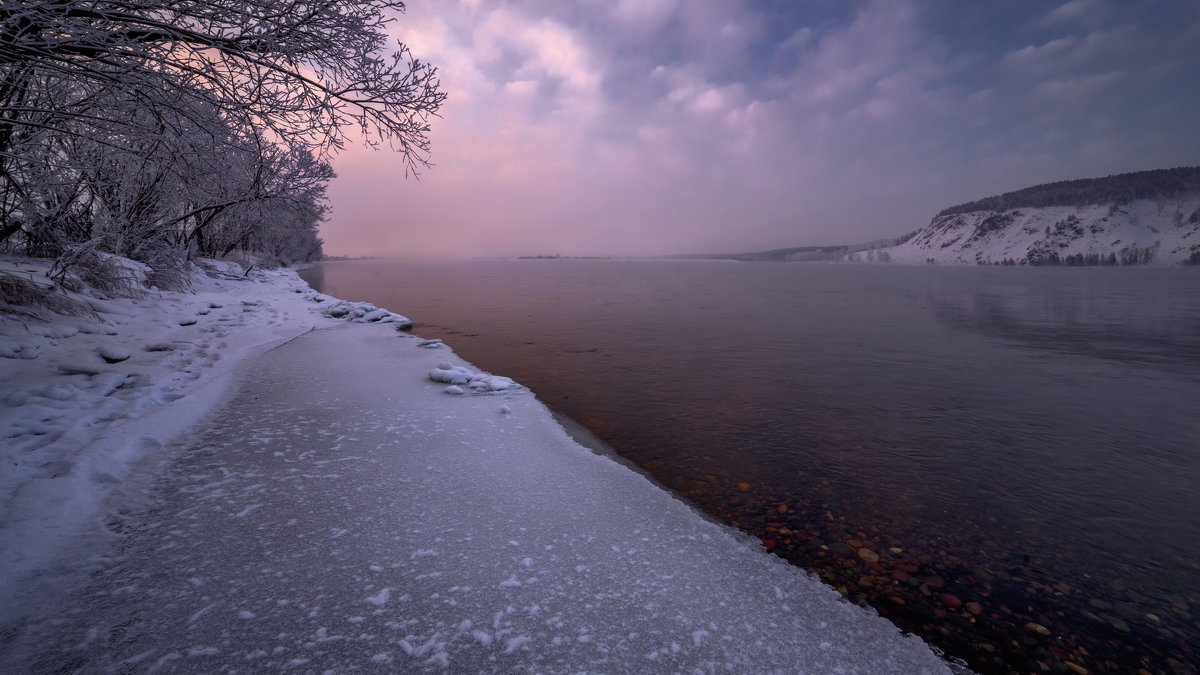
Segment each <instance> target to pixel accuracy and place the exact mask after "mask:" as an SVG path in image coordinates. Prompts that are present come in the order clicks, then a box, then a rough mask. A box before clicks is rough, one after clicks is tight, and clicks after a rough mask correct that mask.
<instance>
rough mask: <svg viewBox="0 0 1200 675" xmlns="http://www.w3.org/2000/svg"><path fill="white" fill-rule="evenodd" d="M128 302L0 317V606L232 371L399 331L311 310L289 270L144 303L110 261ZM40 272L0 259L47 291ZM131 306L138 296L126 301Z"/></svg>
mask: <svg viewBox="0 0 1200 675" xmlns="http://www.w3.org/2000/svg"><path fill="white" fill-rule="evenodd" d="M109 262H111V263H112V264H114V265H115V266H116V268H117V269H119V270H120V271H121V273H122V274H123V275H124V276H125V277H127V278H128V280H131V286H130V287H131V289H133V291H134V292H132V293H130V295H134V296H135V297H110V296H109V295H108V294H105V293H102V292H100V291H96V290H91V289H86V290H84V291H81V292H79V293H71V294H68V297H70V298H71V299H72V300H74V301H76V302H77V303H79V305H80V306H81V307H83V308H85V311H86V312H87V313H86V314H84V315H69V314H54V313H49V312H47V311H45V310H39V311H38V313H40V314H42V315H43V316H44V318H45V320H37V319H32V318H29V317H25V316H14V315H6V314H0V429H2V430H3V431H2V432H0V433H2V435H3V440H2V442H0V466H3V467H4V469H3V470H2V471H0V606H5V605H7V604H8V603H7V602H6V601H5V600H6V599H7V598H9V597H11V595H10V594H11V592H12V591H13V590H14V589H15V588H17V587H19V586H20V585H21V584H22V582H23V580H25V579H28V578H30V576H32V575H36V574H38V573H39V572H40V571H43V570H44V569H45V568H46V566H47V565H50V564H52V562H53V561H54V559H55V558H56V556H57V555H58V554H59V552H60V551H61V550H62V546H63V545H64V544H65V542H66V541H68V540H69V539H70V538H71V537H72V536H73V534H74V533H76V532H78V531H79V530H80V528H81V527H84V526H86V525H88V524H90V523H91V522H92V518H93V517H94V516H95V515H96V511H97V509H98V508H100V505H101V504H102V502H103V501H104V499H105V498H106V497H107V496H108V495H109V494H110V493H111V492H112V491H113V490H114V489H115V487H116V486H118V485H119V484H120V483H121V482H122V481H123V480H124V479H125V478H126V476H127V475H128V474H129V472H130V468H131V465H132V464H133V463H135V462H137V461H139V460H140V459H142V458H144V457H146V456H148V455H149V454H151V453H153V452H154V451H156V450H158V449H159V448H161V447H162V446H163V445H164V444H165V443H167V442H168V441H169V440H171V439H172V438H173V437H175V436H176V435H177V434H179V433H180V432H181V431H182V430H183V429H185V428H186V427H187V426H188V425H190V424H191V423H192V422H194V421H195V420H197V419H199V418H200V417H202V416H203V415H204V414H205V413H206V412H207V411H208V410H209V409H210V408H211V407H212V406H213V405H214V404H215V403H216V402H217V401H219V400H220V398H221V397H222V395H223V393H224V392H225V390H226V387H227V386H228V385H229V384H230V382H231V377H230V376H231V374H232V373H233V371H234V369H235V367H236V366H237V365H238V364H239V363H241V362H242V361H243V360H245V359H246V358H247V357H248V356H251V355H253V354H257V353H260V352H261V351H263V350H265V349H267V348H269V347H271V346H274V345H277V344H280V343H282V342H285V341H287V340H289V339H292V338H294V337H296V336H298V335H301V334H303V333H304V332H306V331H308V330H311V329H313V328H314V327H317V326H320V325H326V324H328V325H333V324H332V322H330V321H329V319H328V318H326V317H330V318H339V319H345V320H351V321H357V322H373V323H389V324H395V325H396V326H397V328H404V327H407V326H409V325H411V321H409V320H408V319H407V318H406V317H403V316H401V315H399V314H394V313H392V312H389V311H387V310H383V309H379V308H377V307H375V306H374V305H371V304H369V303H351V302H344V301H341V300H338V299H336V298H330V297H329V296H323V295H321V294H319V293H317V292H316V291H314V290H313V289H312V288H310V287H309V286H308V285H307V284H305V283H304V282H303V281H301V280H300V279H299V278H298V277H297V276H296V274H295V273H294V272H293V271H290V270H262V269H257V268H255V269H252V270H251V271H250V273H249V274H247V272H246V270H244V269H243V268H242V267H241V266H240V265H238V264H236V263H233V262H228V261H218V260H201V261H198V263H197V266H196V268H195V270H194V272H193V274H192V276H191V283H192V287H193V290H192V292H189V293H174V292H167V291H159V290H146V288H145V282H146V278H147V277H146V273H147V271H148V269H147V268H146V267H145V265H142V264H141V263H137V262H135V261H132V260H127V259H124V258H117V257H115V256H110V261H109ZM49 268H50V261H47V260H37V259H29V258H21V257H2V258H0V272H3V273H9V274H16V275H19V276H21V277H23V278H25V279H28V280H30V281H32V282H34V283H38V284H41V285H48V283H49V282H48V280H47V279H46V272H47V271H48V270H49ZM139 286H140V287H141V292H138V287H139Z"/></svg>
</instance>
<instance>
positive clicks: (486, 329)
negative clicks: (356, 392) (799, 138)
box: [307, 260, 1200, 672]
mask: <svg viewBox="0 0 1200 675" xmlns="http://www.w3.org/2000/svg"><path fill="white" fill-rule="evenodd" d="M307 278H308V279H309V281H310V282H311V283H313V284H314V285H315V286H317V287H318V288H320V289H321V290H323V291H324V292H326V293H329V294H331V295H335V296H338V297H342V298H347V299H353V300H369V301H371V302H374V303H376V304H378V305H380V306H384V307H387V308H389V309H392V310H395V311H398V312H402V313H404V314H407V315H408V316H410V317H411V318H413V319H414V320H415V321H416V322H417V327H416V329H415V332H417V333H418V334H420V335H423V336H426V337H442V338H445V339H446V341H447V342H448V343H450V344H451V346H452V347H453V348H454V349H455V351H456V352H457V353H458V354H460V355H461V356H463V357H464V358H466V359H469V360H471V361H473V362H474V363H476V364H477V365H478V366H480V367H481V368H485V369H488V370H490V371H492V372H495V373H498V374H501V375H506V376H510V377H513V378H515V379H516V380H517V381H519V382H521V383H523V384H525V385H527V386H529V387H531V388H532V389H533V390H534V391H535V392H536V393H537V395H538V396H539V398H541V399H542V400H543V401H545V402H546V403H547V404H548V405H550V406H551V407H553V408H555V409H557V410H560V411H561V412H563V413H565V414H567V415H569V416H571V417H573V418H574V419H576V420H578V421H580V422H581V423H583V424H584V425H586V426H587V427H588V428H589V429H591V430H592V431H593V432H594V433H596V434H597V435H598V436H600V437H601V438H602V439H604V440H605V441H606V442H608V443H609V444H611V445H613V446H614V447H615V448H616V449H617V450H618V452H620V453H621V454H622V455H624V456H625V457H627V458H629V459H631V460H633V461H634V462H636V463H637V464H639V465H641V466H642V467H644V468H646V469H647V470H648V471H650V472H651V473H652V474H653V475H654V476H655V477H656V478H657V479H658V480H660V481H661V482H663V483H664V484H665V485H667V486H668V487H670V488H671V489H673V490H675V491H676V492H678V493H680V494H682V495H684V496H686V497H688V498H689V499H691V500H692V501H693V502H695V503H696V504H698V505H699V506H701V507H702V508H704V509H705V510H707V511H709V512H710V513H712V514H713V515H715V516H717V517H718V518H721V519H723V520H725V521H727V522H730V523H732V524H734V525H736V526H739V527H741V528H743V529H745V530H747V531H749V532H751V533H753V534H755V535H756V536H759V537H760V538H762V539H763V540H764V544H765V545H766V546H767V547H768V548H771V549H772V550H774V552H776V553H778V554H779V555H781V556H783V557H785V558H787V559H788V560H790V561H792V562H794V563H796V564H798V565H801V566H803V567H805V568H807V569H809V570H812V571H814V572H816V573H818V574H820V575H821V577H822V578H824V579H825V580H826V581H828V582H829V583H831V584H833V585H834V586H837V587H838V588H839V589H840V590H842V591H843V592H844V593H845V594H846V595H847V597H849V598H850V599H852V600H854V601H857V602H863V603H869V604H871V605H873V606H874V607H876V608H877V609H878V610H879V611H880V613H882V614H884V615H885V616H888V617H889V618H891V619H892V620H894V621H895V622H896V623H897V624H899V625H900V626H901V627H903V628H905V629H908V630H913V631H915V632H918V633H920V634H922V635H923V636H924V637H926V638H927V639H929V640H930V641H931V642H933V643H935V644H938V645H940V646H942V647H943V648H945V649H946V650H947V651H948V652H950V653H951V654H953V655H956V656H960V657H962V658H964V659H966V660H967V661H968V662H969V663H970V664H971V665H972V666H973V667H974V668H976V669H978V670H981V671H986V672H1007V671H1010V670H1015V671H1021V672H1025V671H1037V670H1039V669H1040V668H1041V666H1039V664H1038V662H1041V663H1043V664H1045V665H1047V666H1052V667H1055V668H1057V669H1061V668H1070V667H1071V666H1079V667H1084V668H1088V669H1090V670H1092V671H1093V672H1105V671H1112V672H1119V671H1127V670H1136V669H1137V668H1138V667H1145V668H1147V669H1148V670H1150V671H1151V672H1171V669H1172V668H1175V667H1178V666H1183V667H1185V668H1186V667H1191V668H1194V667H1195V665H1196V663H1197V661H1198V657H1197V651H1196V647H1194V646H1193V645H1195V644H1200V627H1198V625H1197V618H1198V616H1200V613H1198V612H1197V603H1198V602H1200V569H1198V567H1200V566H1198V564H1197V558H1196V556H1197V554H1198V553H1200V522H1198V516H1197V514H1198V513H1200V489H1198V488H1197V487H1196V486H1197V485H1200V415H1198V414H1197V412H1196V411H1197V405H1198V403H1200V274H1197V273H1196V270H1191V269H1076V268H1071V269H1061V268H1059V269H1055V268H1038V269H1022V268H1016V269H1014V268H943V267H905V266H838V265H805V264H770V263H761V264H756V263H729V262H715V261H704V262H681V261H603V260H596V261H592V260H521V261H473V262H455V263H397V262H384V261H355V262H337V263H326V264H323V265H320V266H317V267H315V268H313V269H312V270H310V271H309V272H308V273H307ZM1185 672H1186V671H1185Z"/></svg>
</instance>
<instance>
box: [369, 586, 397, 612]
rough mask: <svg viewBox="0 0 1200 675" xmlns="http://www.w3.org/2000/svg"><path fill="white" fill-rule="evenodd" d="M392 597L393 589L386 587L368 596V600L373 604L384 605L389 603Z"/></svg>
mask: <svg viewBox="0 0 1200 675" xmlns="http://www.w3.org/2000/svg"><path fill="white" fill-rule="evenodd" d="M391 597H392V589H390V588H385V589H383V590H381V591H379V592H378V593H376V594H375V595H372V596H370V597H368V598H367V602H369V603H371V604H372V605H375V606H376V607H383V606H384V605H386V604H387V601H388V598H391Z"/></svg>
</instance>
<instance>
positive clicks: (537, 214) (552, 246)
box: [322, 0, 1200, 256]
mask: <svg viewBox="0 0 1200 675" xmlns="http://www.w3.org/2000/svg"><path fill="white" fill-rule="evenodd" d="M394 32H395V35H396V36H397V37H398V38H400V39H402V40H404V41H405V42H406V43H407V44H409V45H410V46H411V48H412V50H413V52H414V54H416V55H417V56H418V57H419V58H421V59H423V60H428V61H430V62H432V63H434V64H435V65H436V66H437V67H438V68H439V72H440V76H441V80H442V84H443V87H444V89H445V91H446V92H447V93H448V94H449V99H448V101H447V103H446V105H445V107H444V108H443V111H442V117H441V118H440V119H435V120H434V123H433V124H434V130H433V134H432V140H433V161H434V163H435V164H436V166H435V167H433V168H431V169H428V170H426V171H424V172H423V174H422V175H421V179H420V180H419V181H416V180H412V179H407V180H406V179H405V178H404V171H403V168H402V166H401V165H400V162H399V161H397V160H396V158H394V157H392V156H390V155H389V154H388V153H386V152H374V151H370V150H366V149H361V148H349V149H347V151H345V152H344V153H343V154H342V155H340V156H339V157H338V158H337V159H336V160H335V163H334V165H335V168H336V169H337V171H338V173H339V178H338V179H337V180H336V181H335V182H334V184H333V186H332V189H331V193H330V194H331V198H332V203H333V208H334V214H333V216H332V218H331V220H330V222H329V223H327V224H326V225H325V226H324V227H323V228H322V235H323V236H324V238H325V240H326V252H327V253H330V254H340V255H401V256H435V255H436V256H445V255H450V256H486V255H523V254H552V253H560V254H564V255H654V254H668V253H696V252H718V251H730V252H732V251H743V250H758V249H766V248H777V247H785V246H800V245H809V244H813V245H817V244H837V243H855V242H860V241H866V240H870V239H874V238H878V237H889V236H896V235H899V234H902V233H904V232H906V231H909V230H913V229H915V228H917V227H920V226H922V225H924V224H925V223H927V222H928V221H929V219H930V218H931V217H932V216H933V214H934V213H935V212H936V211H938V210H940V209H941V208H943V207H946V206H949V205H951V204H954V203H958V202H962V201H967V200H970V199H975V198H979V197H984V196H987V195H991V194H996V193H1000V192H1005V191H1008V190H1013V189H1018V188H1021V187H1026V186H1029V185H1033V184H1036V183H1041V182H1046V181H1052V180H1062V179H1069V178H1079V177H1088V176H1101V175H1107V174H1111V173H1123V172H1126V171H1136V170H1142V169H1153V168H1164V167H1170V166H1183V165H1196V164H1200V133H1198V132H1197V120H1198V119H1200V88H1198V87H1197V86H1196V83H1197V82H1200V49H1198V48H1197V47H1196V45H1200V4H1198V3H1193V2H1172V1H1169V0H1162V1H1157V2H1156V1H1154V0H1129V1H1122V0H1113V1H1105V0H1071V1H1070V2H1065V3H1049V2H1041V1H1036V0H1010V1H1006V2H990V3H984V2H956V1H955V0H924V1H921V0H911V1H910V0H880V1H874V2H858V3H848V2H842V1H833V0H830V1H824V0H810V1H807V2H803V1H799V0H797V1H794V2H793V1H787V0H761V1H759V2H751V1H749V0H746V1H738V0H605V1H600V0H583V1H580V2H559V1H558V0H512V1H509V2H489V1H486V0H413V1H412V2H410V3H409V7H408V13H407V14H406V15H404V16H403V17H401V19H400V20H399V21H398V22H397V23H396V25H395V27H394Z"/></svg>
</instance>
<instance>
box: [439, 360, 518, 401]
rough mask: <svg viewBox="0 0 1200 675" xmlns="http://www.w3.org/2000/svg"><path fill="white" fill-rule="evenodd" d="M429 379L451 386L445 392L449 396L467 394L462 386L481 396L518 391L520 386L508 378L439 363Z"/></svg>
mask: <svg viewBox="0 0 1200 675" xmlns="http://www.w3.org/2000/svg"><path fill="white" fill-rule="evenodd" d="M429 379H431V380H433V381H434V382H443V383H445V384H449V385H450V386H449V387H446V389H444V390H443V391H445V392H446V393H447V394H462V393H465V392H464V390H463V389H462V386H466V387H467V388H468V389H470V390H472V391H474V392H476V393H480V394H486V393H489V392H493V391H508V390H510V389H516V388H517V387H518V386H519V385H518V384H517V383H516V382H514V381H513V380H512V379H510V378H507V377H501V376H499V375H489V374H487V373H477V372H475V371H473V370H471V369H470V368H467V367H465V366H453V365H450V364H449V363H439V364H438V367H437V368H434V369H433V370H431V371H429ZM452 390H454V391H452Z"/></svg>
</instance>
